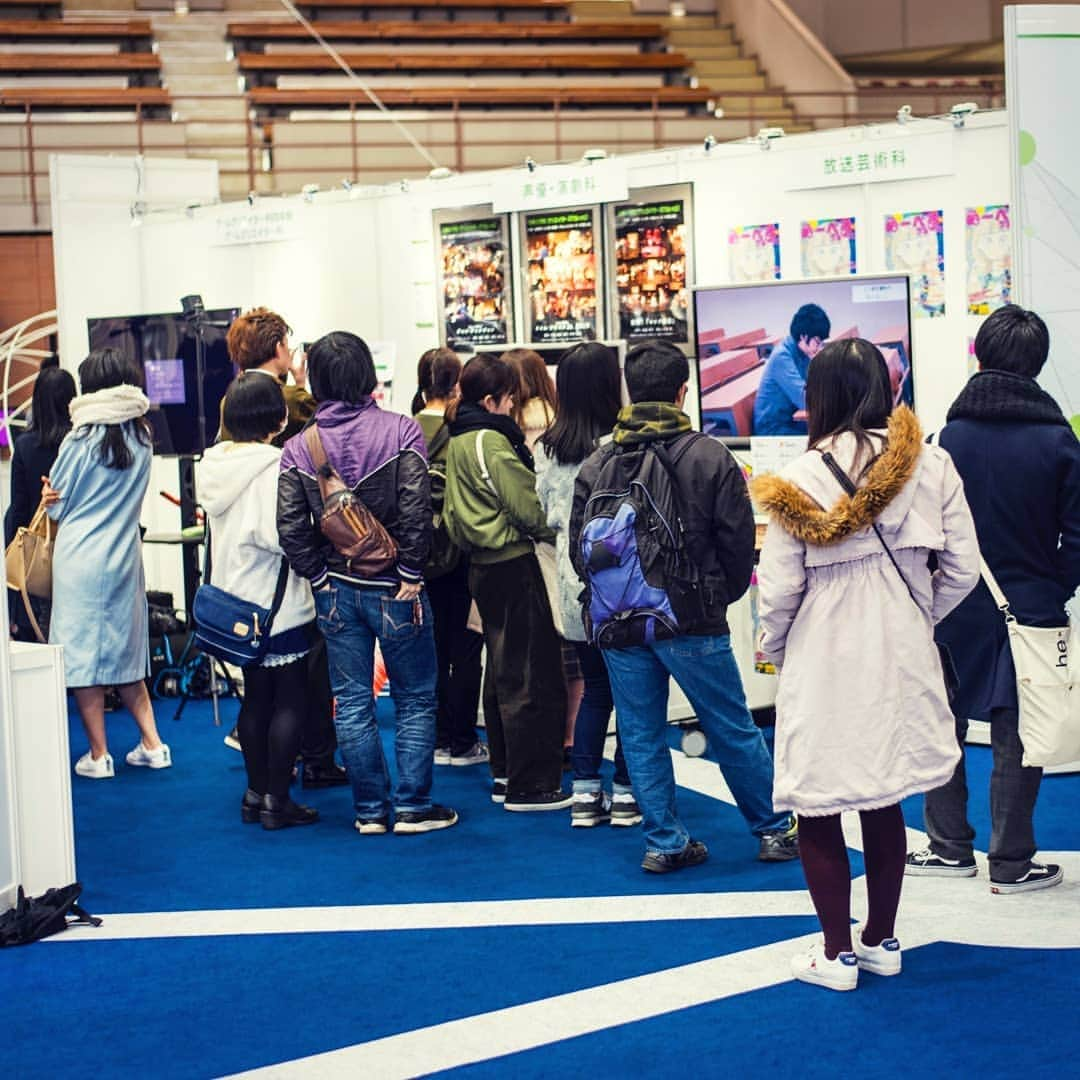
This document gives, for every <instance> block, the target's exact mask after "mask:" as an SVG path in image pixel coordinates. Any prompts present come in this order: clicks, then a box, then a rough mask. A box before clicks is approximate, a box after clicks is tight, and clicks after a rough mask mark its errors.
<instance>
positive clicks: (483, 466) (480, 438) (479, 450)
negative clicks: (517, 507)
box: [476, 428, 499, 498]
mask: <svg viewBox="0 0 1080 1080" xmlns="http://www.w3.org/2000/svg"><path fill="white" fill-rule="evenodd" d="M485 430H486V429H485V428H481V429H480V430H479V431H478V432H477V433H476V459H477V461H479V462H480V476H481V477H482V478H483V481H484V483H485V484H487V486H488V487H489V488H491V493H492V494H493V495H494V496H495V497H496V498H498V497H499V492H498V491H497V490H496V488H495V482H494V481H493V480H492V479H491V473H490V472H488V467H487V459H486V458H485V457H484V431H485Z"/></svg>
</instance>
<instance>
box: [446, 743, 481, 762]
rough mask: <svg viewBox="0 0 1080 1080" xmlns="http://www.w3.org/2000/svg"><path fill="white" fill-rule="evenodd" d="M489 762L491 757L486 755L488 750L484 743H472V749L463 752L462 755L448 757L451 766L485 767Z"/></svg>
mask: <svg viewBox="0 0 1080 1080" xmlns="http://www.w3.org/2000/svg"><path fill="white" fill-rule="evenodd" d="M490 760H491V755H490V754H489V753H488V748H487V745H486V744H485V743H482V742H478V743H473V745H472V747H471V748H470V749H468V750H466V751H465V753H464V754H452V755H451V757H450V764H451V765H458V766H464V765H487V763H488V762H489V761H490Z"/></svg>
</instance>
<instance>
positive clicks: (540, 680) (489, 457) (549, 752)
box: [443, 354, 572, 811]
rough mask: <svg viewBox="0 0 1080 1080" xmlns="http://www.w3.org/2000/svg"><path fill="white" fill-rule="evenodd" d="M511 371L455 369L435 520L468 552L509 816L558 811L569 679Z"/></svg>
mask: <svg viewBox="0 0 1080 1080" xmlns="http://www.w3.org/2000/svg"><path fill="white" fill-rule="evenodd" d="M516 391H517V376H516V375H515V373H514V370H513V368H512V367H511V366H510V365H509V364H507V363H506V362H505V361H503V360H501V359H498V358H496V357H494V356H492V355H490V354H480V355H477V356H474V357H473V358H472V359H471V360H470V361H469V362H468V363H467V364H466V365H465V368H464V370H463V371H462V373H461V382H460V396H459V398H458V401H457V403H456V405H455V406H454V407H453V409H452V413H453V415H452V416H450V417H449V424H450V436H451V437H450V446H449V449H448V451H447V459H446V499H445V503H444V506H443V521H444V522H445V524H446V528H447V532H448V533H449V535H450V539H451V540H453V542H454V543H455V544H457V545H458V546H459V547H460V548H461V549H462V550H463V551H465V552H467V553H468V554H469V559H470V566H469V590H470V592H471V593H472V595H473V598H474V599H475V600H476V605H477V607H478V609H479V611H480V616H481V618H482V619H483V622H484V643H485V645H486V647H487V670H486V672H485V676H484V721H485V725H486V728H487V737H488V749H489V751H490V755H491V773H492V777H493V785H492V795H491V797H492V800H493V801H494V802H496V803H502V804H503V807H504V809H506V810H514V811H533V810H559V809H563V808H565V807H567V806H569V805H570V803H571V801H572V796H570V795H568V794H566V793H564V792H563V790H562V759H563V730H564V727H565V719H566V683H565V681H564V679H563V673H562V657H561V651H560V646H559V638H558V636H557V635H556V633H555V624H554V621H553V617H552V613H551V604H550V601H549V599H548V594H547V590H546V589H545V586H544V579H543V577H542V575H541V572H540V564H539V562H538V561H537V558H536V553H535V549H534V542H536V541H541V542H543V541H546V542H548V543H551V542H552V541H553V540H554V538H555V534H554V533H553V532H552V530H551V529H550V527H549V526H548V524H547V518H546V516H545V514H544V510H543V507H541V505H540V500H539V499H538V498H537V496H536V477H535V474H534V468H533V457H532V454H531V453H530V452H529V449H528V447H527V446H526V444H525V436H524V434H523V433H522V431H521V428H519V427H518V425H517V424H516V423H515V422H514V421H513V419H512V418H511V416H510V413H511V412H512V410H513V407H514V395H515V393H516Z"/></svg>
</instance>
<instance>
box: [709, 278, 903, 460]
mask: <svg viewBox="0 0 1080 1080" xmlns="http://www.w3.org/2000/svg"><path fill="white" fill-rule="evenodd" d="M909 291H910V289H909V281H908V278H907V276H906V275H892V276H881V277H853V278H844V279H839V280H833V281H793V282H777V283H774V284H761V285H758V284H755V285H733V286H725V287H719V288H701V289H697V290H695V292H694V319H695V329H696V353H697V365H698V392H699V396H700V404H701V423H702V430H704V431H706V432H708V433H709V434H712V435H718V436H722V437H725V438H736V439H745V438H749V437H750V436H751V435H754V436H767V435H782V436H793V435H800V434H801V435H805V434H806V402H805V388H806V372H807V371H808V369H809V366H810V364H811V363H813V360H812V356H813V355H814V353H815V352H816V350H817V348H819V347H820V345H822V344H824V343H826V342H828V341H833V340H835V339H837V338H849V337H861V338H866V339H867V340H869V341H872V342H873V343H874V344H875V345H877V346H878V348H879V349H881V352H882V354H883V355H884V357H885V362H886V364H887V365H888V367H889V375H890V377H891V379H892V388H893V394H894V398H895V400H896V402H897V404H899V403H901V402H903V403H906V404H908V405H912V404H914V385H913V381H912V370H911V307H910V300H909ZM793 330H795V331H796V333H794V334H793V333H792V331H793ZM799 331H809V332H799ZM819 339H820V340H819Z"/></svg>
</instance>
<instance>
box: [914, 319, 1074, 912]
mask: <svg viewBox="0 0 1080 1080" xmlns="http://www.w3.org/2000/svg"><path fill="white" fill-rule="evenodd" d="M1049 351H1050V335H1049V334H1048V332H1047V329H1046V324H1045V323H1044V322H1043V321H1042V319H1040V318H1039V316H1038V315H1036V314H1035V313H1034V312H1032V311H1025V310H1024V309H1023V308H1021V307H1017V306H1016V305H1015V304H1009V305H1007V306H1005V307H1003V308H1000V309H999V310H998V311H995V312H994V313H993V314H992V315H991V316H990V317H989V318H988V319H987V320H986V321H985V322H984V323H983V324H982V326H981V327H980V328H979V333H978V336H977V337H976V338H975V355H976V357H977V358H978V361H979V371H978V373H977V374H975V375H973V376H972V377H971V379H970V380H969V381H968V384H967V385H966V386H965V387H964V389H963V390H962V391H961V393H960V396H959V397H958V398H957V399H956V401H954V402H953V405H952V408H950V409H949V415H948V422H947V423H946V425H945V427H944V428H943V429H942V431H941V436H940V440H939V441H940V443H941V445H942V446H944V447H945V449H946V450H948V451H949V453H950V454H951V455H952V459H953V461H954V462H955V463H956V468H957V470H958V471H959V473H960V476H961V477H962V478H963V481H964V492H965V494H966V495H967V501H968V505H969V506H970V507H971V513H972V515H973V516H974V518H975V528H976V531H977V532H978V534H979V547H980V549H981V550H982V556H983V559H984V560H985V562H986V565H987V566H989V568H990V572H991V573H992V574H993V575H994V577H995V578H996V579H997V582H998V585H999V586H1000V587H1001V591H1002V592H1003V593H1004V594H1005V596H1006V598H1007V599H1008V601H1009V606H1010V608H1011V610H1012V613H1013V615H1015V616H1016V618H1017V619H1018V620H1019V621H1020V622H1021V623H1022V624H1024V625H1027V626H1048V627H1054V626H1063V625H1064V624H1065V617H1066V616H1065V604H1066V602H1067V601H1068V600H1069V598H1070V597H1071V596H1072V595H1073V593H1074V591H1075V590H1076V588H1077V586H1078V585H1080V443H1078V442H1077V439H1076V435H1075V434H1074V433H1073V431H1072V429H1071V428H1070V426H1069V424H1068V422H1067V421H1066V419H1065V417H1064V415H1063V414H1062V412H1061V409H1060V408H1059V407H1058V405H1057V402H1055V401H1054V399H1053V398H1052V397H1050V395H1049V394H1047V393H1046V392H1045V391H1044V390H1043V389H1042V388H1041V387H1040V386H1039V384H1038V383H1037V382H1036V381H1035V378H1036V376H1037V375H1038V374H1039V372H1040V371H1041V370H1042V368H1043V365H1044V364H1045V363H1046V358H1047V355H1048V354H1049ZM937 638H938V641H940V642H942V643H943V644H945V645H946V646H948V649H949V651H950V653H951V654H952V659H953V663H954V664H955V667H956V672H957V675H958V678H959V690H958V693H957V695H956V699H955V701H954V702H953V705H952V707H953V711H954V712H955V713H956V726H957V735H958V737H959V739H960V744H961V746H963V743H964V739H965V737H966V735H967V728H968V720H969V719H972V720H989V721H990V739H991V743H992V747H993V754H994V767H993V772H992V774H991V777H990V847H989V855H990V890H991V892H995V893H1011V892H1026V891H1028V890H1030V889H1045V888H1048V887H1049V886H1051V885H1057V884H1058V882H1060V881H1061V879H1062V874H1061V868H1060V867H1059V866H1056V865H1053V864H1048V865H1044V864H1042V863H1037V862H1034V861H1033V857H1034V855H1035V850H1036V845H1035V830H1034V828H1033V825H1032V818H1033V815H1034V812H1035V800H1036V798H1037V796H1038V794H1039V785H1040V783H1041V781H1042V769H1036V768H1025V767H1024V766H1023V764H1022V759H1023V746H1022V744H1021V742H1020V735H1019V729H1018V725H1019V712H1018V706H1017V697H1016V674H1015V670H1014V668H1013V662H1012V655H1011V653H1010V651H1009V642H1008V634H1007V631H1006V627H1005V619H1004V617H1003V616H1002V614H1001V612H999V611H998V610H997V607H996V606H995V604H994V600H993V598H992V597H991V595H990V591H989V589H988V588H987V586H986V584H985V582H982V583H980V584H979V585H978V586H977V587H976V589H975V590H974V592H972V593H971V594H970V595H969V596H968V598H967V599H966V600H965V601H964V602H963V603H962V604H961V605H960V606H959V607H958V608H956V609H955V610H954V611H953V613H952V614H951V615H950V616H949V617H948V618H947V619H945V620H944V621H943V622H942V623H941V625H940V626H938V628H937ZM925 814H926V831H927V833H929V835H930V846H929V847H928V848H927V849H925V850H923V851H917V852H913V853H912V854H910V855H908V860H907V873H909V874H933V875H937V876H948V877H973V876H974V875H975V873H976V872H977V871H976V866H975V859H974V856H973V841H974V839H975V831H974V829H972V827H971V825H970V824H969V822H968V818H967V778H966V776H965V772H964V761H963V759H962V758H961V760H960V764H959V765H957V767H956V773H955V774H954V775H953V778H952V780H950V781H949V783H948V784H946V785H945V786H944V787H943V788H939V789H938V790H937V791H933V792H929V793H928V794H927V796H926V803H925Z"/></svg>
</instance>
